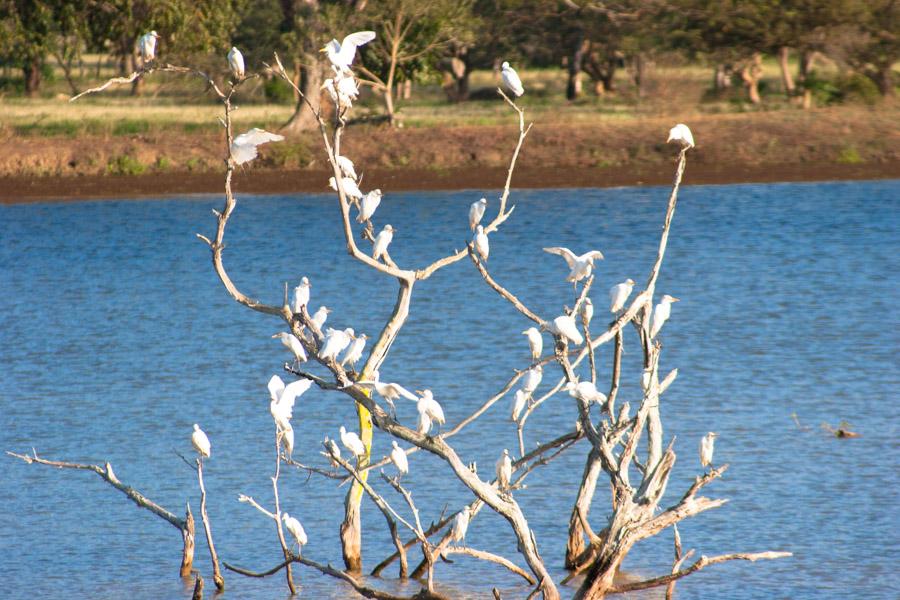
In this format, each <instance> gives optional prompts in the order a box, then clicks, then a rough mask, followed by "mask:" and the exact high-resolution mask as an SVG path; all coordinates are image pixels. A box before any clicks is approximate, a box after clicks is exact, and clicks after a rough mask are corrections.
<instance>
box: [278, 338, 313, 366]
mask: <svg viewBox="0 0 900 600" xmlns="http://www.w3.org/2000/svg"><path fill="white" fill-rule="evenodd" d="M272 337H273V338H279V339H280V340H281V343H282V344H284V345H285V347H286V348H287V349H288V350H290V351H291V353H292V354H293V355H294V360H295V361H296V362H297V363H302V362H306V350H304V348H303V344H301V343H300V340H299V339H297V336H296V335H294V334H293V333H288V332H286V331H281V332H279V333H276V334H275V335H273V336H272Z"/></svg>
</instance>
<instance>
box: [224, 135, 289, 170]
mask: <svg viewBox="0 0 900 600" xmlns="http://www.w3.org/2000/svg"><path fill="white" fill-rule="evenodd" d="M283 139H284V136H283V135H278V134H277V133H269V132H268V131H266V130H264V129H260V128H259V127H254V128H253V129H251V130H250V131H248V132H247V133H242V134H241V135H239V136H237V137H236V138H234V141H233V142H231V157H232V158H233V159H234V164H236V165H242V164H244V163H246V162H250V161H251V160H253V159H254V158H256V156H257V155H258V154H259V152H257V150H256V147H257V146H262V145H263V144H268V143H269V142H280V141H281V140H283Z"/></svg>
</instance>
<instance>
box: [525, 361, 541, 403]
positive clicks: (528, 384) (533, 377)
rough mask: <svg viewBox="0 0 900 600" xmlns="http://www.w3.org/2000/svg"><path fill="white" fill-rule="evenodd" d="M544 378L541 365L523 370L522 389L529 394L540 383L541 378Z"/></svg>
mask: <svg viewBox="0 0 900 600" xmlns="http://www.w3.org/2000/svg"><path fill="white" fill-rule="evenodd" d="M543 378H544V368H543V367H542V366H541V365H535V366H533V367H531V368H530V369H528V370H527V371H525V379H524V381H523V383H522V390H523V391H524V392H525V393H526V394H528V395H529V396H530V395H531V394H533V393H534V391H535V390H536V389H537V388H538V386H539V385H541V379H543Z"/></svg>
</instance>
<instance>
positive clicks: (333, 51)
mask: <svg viewBox="0 0 900 600" xmlns="http://www.w3.org/2000/svg"><path fill="white" fill-rule="evenodd" d="M374 39H375V32H374V31H357V32H355V33H351V34H350V35H348V36H347V37H345V38H344V40H343V41H342V42H340V43H338V41H337V40H335V39H333V40H331V41H330V42H328V43H327V44H325V47H324V48H322V49H321V50H320V52H324V53H325V55H326V56H328V60H329V61H331V64H332V65H333V66H334V67H335V70H337V71H340V72H345V71H349V70H350V65H352V64H353V59H354V58H356V49H357V48H359V47H360V46H363V45H365V44H368V43H369V42H371V41H372V40H374Z"/></svg>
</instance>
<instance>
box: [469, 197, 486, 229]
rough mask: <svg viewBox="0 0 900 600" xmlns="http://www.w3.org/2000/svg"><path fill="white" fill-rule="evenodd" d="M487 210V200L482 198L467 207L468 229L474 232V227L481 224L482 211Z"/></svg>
mask: <svg viewBox="0 0 900 600" xmlns="http://www.w3.org/2000/svg"><path fill="white" fill-rule="evenodd" d="M486 208H487V198H482V199H481V200H478V201H477V202H473V203H472V206H470V207H469V229H471V230H472V231H475V226H476V225H478V224H479V223H481V218H482V217H483V216H484V211H485V209H486Z"/></svg>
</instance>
